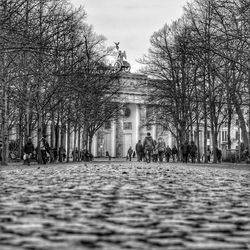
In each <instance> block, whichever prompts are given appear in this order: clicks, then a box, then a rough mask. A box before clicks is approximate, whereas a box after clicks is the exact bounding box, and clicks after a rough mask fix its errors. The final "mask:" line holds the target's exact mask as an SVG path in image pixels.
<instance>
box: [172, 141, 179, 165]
mask: <svg viewBox="0 0 250 250" xmlns="http://www.w3.org/2000/svg"><path fill="white" fill-rule="evenodd" d="M172 157H173V162H175V159H178V149H177V148H176V146H175V145H174V146H173V148H172Z"/></svg>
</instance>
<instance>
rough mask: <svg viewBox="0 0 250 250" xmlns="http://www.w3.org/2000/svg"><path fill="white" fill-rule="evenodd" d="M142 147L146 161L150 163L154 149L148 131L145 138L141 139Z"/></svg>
mask: <svg viewBox="0 0 250 250" xmlns="http://www.w3.org/2000/svg"><path fill="white" fill-rule="evenodd" d="M143 149H144V154H145V158H146V162H148V163H150V162H151V157H152V152H153V149H154V140H153V138H152V136H151V134H150V133H149V132H148V133H147V136H146V137H145V139H144V141H143Z"/></svg>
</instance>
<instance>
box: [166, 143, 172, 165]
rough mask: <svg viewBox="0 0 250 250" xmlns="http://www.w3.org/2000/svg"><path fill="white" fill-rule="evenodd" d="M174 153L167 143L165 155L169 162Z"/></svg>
mask: <svg viewBox="0 0 250 250" xmlns="http://www.w3.org/2000/svg"><path fill="white" fill-rule="evenodd" d="M171 154H172V150H171V148H170V147H169V146H168V145H167V147H166V151H165V157H166V162H169V159H170V156H171Z"/></svg>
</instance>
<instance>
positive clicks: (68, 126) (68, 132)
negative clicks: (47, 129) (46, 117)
mask: <svg viewBox="0 0 250 250" xmlns="http://www.w3.org/2000/svg"><path fill="white" fill-rule="evenodd" d="M70 126H71V124H70V121H68V124H67V162H69V158H70Z"/></svg>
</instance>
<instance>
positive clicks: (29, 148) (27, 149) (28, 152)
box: [23, 137, 35, 166]
mask: <svg viewBox="0 0 250 250" xmlns="http://www.w3.org/2000/svg"><path fill="white" fill-rule="evenodd" d="M34 150H35V147H34V145H33V143H32V140H31V137H29V138H28V140H27V143H26V144H25V145H24V156H23V157H24V158H23V159H24V162H23V164H25V162H27V164H28V166H29V165H30V158H31V156H32V154H33V153H34Z"/></svg>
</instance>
